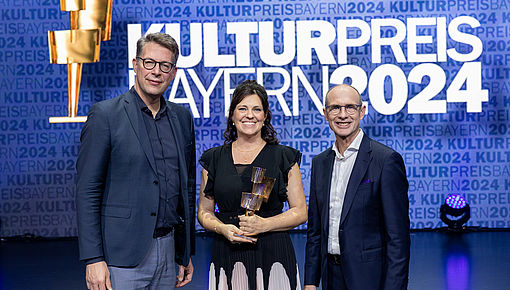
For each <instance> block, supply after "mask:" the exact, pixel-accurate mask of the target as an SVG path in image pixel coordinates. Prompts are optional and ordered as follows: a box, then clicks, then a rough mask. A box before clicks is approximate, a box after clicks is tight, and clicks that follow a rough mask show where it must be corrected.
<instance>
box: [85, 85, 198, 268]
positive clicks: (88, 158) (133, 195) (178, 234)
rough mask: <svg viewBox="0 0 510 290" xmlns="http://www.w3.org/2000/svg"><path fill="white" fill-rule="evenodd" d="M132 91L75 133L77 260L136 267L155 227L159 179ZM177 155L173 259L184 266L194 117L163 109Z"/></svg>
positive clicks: (97, 107) (102, 107)
mask: <svg viewBox="0 0 510 290" xmlns="http://www.w3.org/2000/svg"><path fill="white" fill-rule="evenodd" d="M137 97H138V96H136V95H135V91H134V88H131V90H130V91H128V92H127V93H125V94H123V95H121V96H118V97H116V98H114V99H111V100H106V101H102V102H99V103H96V104H94V105H93V106H92V107H91V108H90V112H89V115H88V119H87V122H86V123H85V125H84V127H83V130H82V133H81V146H80V150H79V154H78V160H77V162H76V169H77V173H78V175H77V187H76V205H77V214H78V240H79V247H80V259H82V260H87V259H91V258H96V257H104V259H105V261H106V263H107V264H108V265H112V266H123V267H128V266H136V265H137V264H139V263H140V262H141V261H142V259H143V258H144V256H145V255H146V254H147V252H148V250H149V246H150V244H151V241H152V239H153V233H154V228H155V225H156V219H157V211H158V203H159V182H160V181H159V180H158V175H157V173H156V169H155V161H154V155H153V153H152V149H151V145H150V141H149V137H148V135H147V130H146V128H145V124H144V123H143V119H142V115H141V114H142V112H141V111H140V109H139V106H138V105H137V102H136V98H137ZM167 106H168V118H169V120H170V125H171V128H172V132H168V134H174V136H175V140H176V143H177V144H176V147H177V150H178V156H179V178H180V184H181V187H180V190H179V191H180V192H179V193H180V195H179V204H178V215H179V219H180V224H179V226H177V227H176V231H175V233H174V236H175V250H176V253H175V257H176V262H177V263H178V264H180V265H187V264H188V261H189V258H190V255H191V254H192V252H194V232H195V218H194V217H195V198H196V185H195V176H196V167H195V166H196V165H195V134H194V127H193V117H192V116H191V114H190V113H189V112H188V111H187V110H186V109H184V108H183V107H181V106H179V105H176V104H173V103H170V102H167Z"/></svg>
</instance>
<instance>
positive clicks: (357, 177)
mask: <svg viewBox="0 0 510 290" xmlns="http://www.w3.org/2000/svg"><path fill="white" fill-rule="evenodd" d="M371 151H372V149H371V148H370V139H369V138H368V136H367V135H364V136H363V140H362V141H361V144H360V147H359V151H358V156H357V157H356V161H355V162H354V167H353V168H352V173H351V177H350V178H349V184H348V185H347V189H346V191H345V199H344V204H343V206H342V217H341V219H340V225H342V224H343V222H344V221H345V218H346V217H347V214H348V213H349V210H350V209H351V206H352V202H353V201H354V198H355V197H356V193H357V191H358V186H359V185H360V183H361V179H362V178H363V176H365V172H366V171H367V169H368V165H369V164H370V160H371V155H370V153H371Z"/></svg>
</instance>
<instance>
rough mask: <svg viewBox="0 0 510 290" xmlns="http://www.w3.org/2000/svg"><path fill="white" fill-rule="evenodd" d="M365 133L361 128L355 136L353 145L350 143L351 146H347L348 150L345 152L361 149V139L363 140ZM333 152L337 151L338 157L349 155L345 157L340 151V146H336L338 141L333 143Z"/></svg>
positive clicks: (342, 157)
mask: <svg viewBox="0 0 510 290" xmlns="http://www.w3.org/2000/svg"><path fill="white" fill-rule="evenodd" d="M363 135H365V134H364V133H363V130H361V129H359V132H358V135H356V138H354V140H353V141H352V143H351V145H349V147H347V150H345V152H347V151H359V146H360V145H361V140H363ZM333 152H335V156H336V158H338V159H344V158H346V157H347V155H346V156H345V157H344V156H342V154H340V151H338V148H337V147H336V143H334V144H333Z"/></svg>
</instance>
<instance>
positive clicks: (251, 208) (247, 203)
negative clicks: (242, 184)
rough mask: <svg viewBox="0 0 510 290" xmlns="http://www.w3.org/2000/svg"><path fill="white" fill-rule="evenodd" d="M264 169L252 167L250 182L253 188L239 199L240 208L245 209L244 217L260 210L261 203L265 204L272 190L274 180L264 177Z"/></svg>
mask: <svg viewBox="0 0 510 290" xmlns="http://www.w3.org/2000/svg"><path fill="white" fill-rule="evenodd" d="M265 173H266V169H265V168H261V167H253V170H252V173H251V181H252V182H253V188H252V190H251V192H243V195H242V197H241V207H243V208H245V209H246V215H247V216H251V215H254V214H255V211H257V210H259V209H260V206H261V205H262V201H264V202H267V201H268V199H269V194H270V193H271V191H272V190H273V186H274V182H275V180H276V179H275V178H271V177H266V176H264V175H265Z"/></svg>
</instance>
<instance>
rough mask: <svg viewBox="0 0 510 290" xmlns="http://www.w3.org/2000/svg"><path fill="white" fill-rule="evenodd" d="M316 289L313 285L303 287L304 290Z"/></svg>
mask: <svg viewBox="0 0 510 290" xmlns="http://www.w3.org/2000/svg"><path fill="white" fill-rule="evenodd" d="M316 289H317V287H315V285H305V289H304V290H316Z"/></svg>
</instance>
